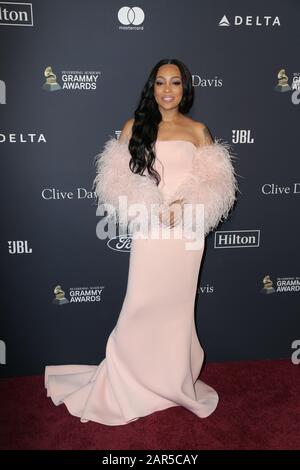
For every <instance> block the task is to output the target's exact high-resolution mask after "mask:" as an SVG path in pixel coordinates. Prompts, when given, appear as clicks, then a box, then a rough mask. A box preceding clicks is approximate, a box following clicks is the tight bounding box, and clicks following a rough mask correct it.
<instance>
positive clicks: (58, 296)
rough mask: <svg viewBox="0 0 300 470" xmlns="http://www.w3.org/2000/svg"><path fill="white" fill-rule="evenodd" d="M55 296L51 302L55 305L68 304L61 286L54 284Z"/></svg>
mask: <svg viewBox="0 0 300 470" xmlns="http://www.w3.org/2000/svg"><path fill="white" fill-rule="evenodd" d="M54 294H55V298H54V299H53V300H52V303H53V304H55V305H64V304H68V303H69V301H68V299H66V297H65V293H64V291H63V290H62V288H61V286H55V288H54Z"/></svg>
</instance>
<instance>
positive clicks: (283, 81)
mask: <svg viewBox="0 0 300 470" xmlns="http://www.w3.org/2000/svg"><path fill="white" fill-rule="evenodd" d="M288 81H289V79H288V76H287V75H286V73H285V69H280V70H279V72H278V74H277V85H276V86H275V87H274V90H275V91H279V92H280V93H285V92H286V91H290V90H291V87H290V85H289V84H288Z"/></svg>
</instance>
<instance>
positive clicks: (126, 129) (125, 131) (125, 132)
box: [119, 118, 134, 143]
mask: <svg viewBox="0 0 300 470" xmlns="http://www.w3.org/2000/svg"><path fill="white" fill-rule="evenodd" d="M133 123H134V118H130V119H127V121H126V122H125V123H124V125H123V127H122V131H121V134H120V137H119V142H120V143H125V142H127V141H129V140H130V138H131V135H132V126H133Z"/></svg>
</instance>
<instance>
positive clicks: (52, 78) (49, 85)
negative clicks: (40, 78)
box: [43, 65, 61, 91]
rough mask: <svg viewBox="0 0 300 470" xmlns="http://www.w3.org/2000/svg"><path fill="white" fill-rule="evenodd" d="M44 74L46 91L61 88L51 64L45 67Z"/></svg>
mask: <svg viewBox="0 0 300 470" xmlns="http://www.w3.org/2000/svg"><path fill="white" fill-rule="evenodd" d="M44 76H45V77H46V81H45V83H44V84H43V89H44V90H46V91H57V90H60V89H61V86H60V84H59V83H57V81H56V75H55V73H54V72H53V71H52V67H50V65H49V66H48V67H46V68H45V71H44Z"/></svg>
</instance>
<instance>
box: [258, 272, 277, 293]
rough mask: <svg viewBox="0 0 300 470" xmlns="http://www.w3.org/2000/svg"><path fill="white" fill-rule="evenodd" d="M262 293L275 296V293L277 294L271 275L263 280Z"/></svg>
mask: <svg viewBox="0 0 300 470" xmlns="http://www.w3.org/2000/svg"><path fill="white" fill-rule="evenodd" d="M260 292H261V293H262V294H274V292H276V291H275V289H274V288H273V282H272V281H271V278H270V276H269V274H267V275H266V276H265V277H264V278H263V288H262V289H261V291H260Z"/></svg>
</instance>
